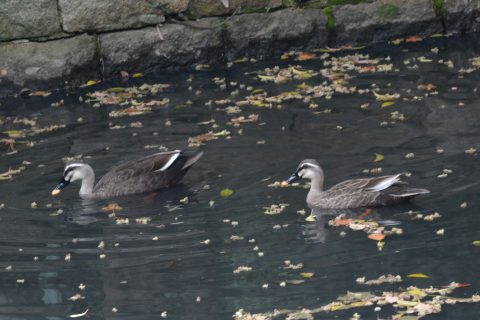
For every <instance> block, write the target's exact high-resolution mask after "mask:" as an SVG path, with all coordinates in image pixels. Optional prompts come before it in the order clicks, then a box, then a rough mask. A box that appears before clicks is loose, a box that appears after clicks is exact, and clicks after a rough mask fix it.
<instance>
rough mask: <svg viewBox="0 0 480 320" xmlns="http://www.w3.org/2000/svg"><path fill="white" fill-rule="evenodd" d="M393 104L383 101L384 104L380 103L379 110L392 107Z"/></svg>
mask: <svg viewBox="0 0 480 320" xmlns="http://www.w3.org/2000/svg"><path fill="white" fill-rule="evenodd" d="M394 104H395V102H393V101H385V102H384V103H382V105H381V106H380V108H385V107H390V106H393V105H394Z"/></svg>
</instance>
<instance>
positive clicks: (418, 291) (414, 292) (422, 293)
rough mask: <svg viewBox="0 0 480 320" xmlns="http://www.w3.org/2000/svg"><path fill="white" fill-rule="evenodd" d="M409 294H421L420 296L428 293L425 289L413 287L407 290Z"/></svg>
mask: <svg viewBox="0 0 480 320" xmlns="http://www.w3.org/2000/svg"><path fill="white" fill-rule="evenodd" d="M407 292H408V294H410V295H412V296H419V297H425V296H426V295H427V294H426V293H425V291H423V290H420V289H416V288H415V289H412V290H408V291H407Z"/></svg>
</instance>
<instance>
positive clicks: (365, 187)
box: [328, 173, 407, 193]
mask: <svg viewBox="0 0 480 320" xmlns="http://www.w3.org/2000/svg"><path fill="white" fill-rule="evenodd" d="M401 175H402V174H401V173H399V174H394V175H388V176H381V177H375V178H364V179H352V180H345V181H343V182H340V183H338V184H336V185H334V186H333V187H331V188H330V189H329V190H328V191H329V192H334V193H355V192H360V191H367V192H380V191H382V190H385V189H387V188H389V187H391V186H393V185H405V184H407V183H406V182H403V181H401V180H400V176H401Z"/></svg>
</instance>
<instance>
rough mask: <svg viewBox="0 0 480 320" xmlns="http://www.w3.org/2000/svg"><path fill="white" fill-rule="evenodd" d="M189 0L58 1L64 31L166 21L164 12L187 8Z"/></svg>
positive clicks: (114, 28)
mask: <svg viewBox="0 0 480 320" xmlns="http://www.w3.org/2000/svg"><path fill="white" fill-rule="evenodd" d="M187 6H188V0H163V1H155V2H152V1H148V0H115V1H110V0H59V7H60V11H61V17H62V22H63V28H64V30H65V31H67V32H84V31H110V30H124V29H129V28H140V27H144V26H148V25H154V24H158V23H162V22H164V21H165V17H164V15H165V14H170V13H178V12H181V11H184V10H186V9H187Z"/></svg>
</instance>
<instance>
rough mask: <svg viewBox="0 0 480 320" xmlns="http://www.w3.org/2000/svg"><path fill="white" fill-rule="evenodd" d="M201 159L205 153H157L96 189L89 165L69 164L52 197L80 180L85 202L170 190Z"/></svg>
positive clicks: (117, 171)
mask: <svg viewBox="0 0 480 320" xmlns="http://www.w3.org/2000/svg"><path fill="white" fill-rule="evenodd" d="M202 155H203V152H198V153H195V154H190V153H187V152H184V151H181V150H174V151H167V152H159V153H155V154H152V155H149V156H146V157H144V158H140V159H135V160H131V161H128V162H125V163H122V164H119V165H117V166H115V167H114V168H112V169H111V170H110V171H108V172H107V173H106V174H105V175H104V176H103V177H102V178H101V179H100V180H99V181H98V182H97V184H96V185H95V184H94V183H95V173H94V171H93V169H92V167H91V166H90V165H88V164H87V163H83V162H78V161H76V162H70V163H67V164H66V165H65V168H64V170H63V175H62V178H61V180H60V182H59V183H58V184H57V186H56V187H55V188H54V189H53V190H52V195H53V196H57V195H59V194H60V193H61V191H62V190H63V189H64V188H65V187H67V186H68V185H69V184H70V183H71V182H74V181H78V180H80V181H81V187H80V191H79V195H80V197H82V198H99V199H105V198H114V197H120V196H125V195H130V194H137V193H144V192H150V191H155V190H158V189H162V188H169V187H172V186H174V185H176V184H177V183H178V182H180V180H181V179H182V178H183V176H184V175H185V174H186V173H187V171H188V170H189V169H190V168H191V167H192V166H193V165H194V164H195V163H196V162H197V161H198V160H199V159H200V158H201V157H202Z"/></svg>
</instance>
